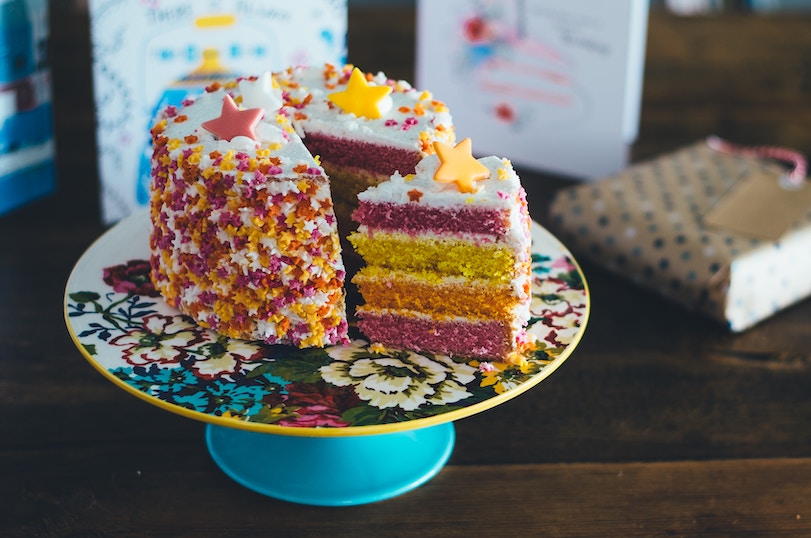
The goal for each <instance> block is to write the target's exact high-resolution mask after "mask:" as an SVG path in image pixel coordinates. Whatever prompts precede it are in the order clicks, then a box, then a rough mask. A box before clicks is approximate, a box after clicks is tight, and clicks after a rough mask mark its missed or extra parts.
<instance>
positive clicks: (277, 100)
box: [239, 72, 282, 114]
mask: <svg viewBox="0 0 811 538" xmlns="http://www.w3.org/2000/svg"><path fill="white" fill-rule="evenodd" d="M239 92H240V93H241V94H242V106H244V107H245V108H263V109H265V114H270V113H271V112H276V111H277V110H279V109H280V108H281V107H282V96H281V92H280V91H279V90H278V88H274V87H273V77H272V76H271V75H270V72H265V73H264V74H263V75H262V76H260V77H259V78H257V79H256V80H240V81H239Z"/></svg>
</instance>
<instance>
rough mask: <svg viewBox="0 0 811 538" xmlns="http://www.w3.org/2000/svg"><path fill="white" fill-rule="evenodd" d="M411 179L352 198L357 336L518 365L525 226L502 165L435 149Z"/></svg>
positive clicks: (465, 151) (399, 177)
mask: <svg viewBox="0 0 811 538" xmlns="http://www.w3.org/2000/svg"><path fill="white" fill-rule="evenodd" d="M434 148H435V150H436V153H435V154H431V155H429V156H427V157H425V158H424V159H423V160H422V161H421V162H420V163H419V164H418V166H417V167H416V171H415V173H414V174H409V175H403V174H399V173H395V174H393V175H392V177H391V179H390V180H389V181H387V182H385V183H381V184H379V185H377V186H375V187H371V188H368V189H367V190H365V191H364V192H362V193H361V194H360V195H359V196H358V199H359V202H358V209H357V210H356V211H355V212H354V214H353V218H354V219H355V220H356V221H357V223H358V224H359V226H358V229H357V231H356V232H354V233H353V234H352V235H350V237H349V240H350V242H351V243H352V245H353V246H354V248H355V249H356V251H357V252H358V253H359V254H360V256H361V257H362V258H363V260H364V261H365V263H366V266H365V267H363V268H362V269H361V270H360V271H359V272H358V273H357V275H355V277H354V278H353V282H354V283H355V284H356V285H357V286H358V288H359V290H360V293H361V295H362V297H363V301H364V304H363V305H362V306H360V307H358V310H357V315H358V318H359V319H358V327H359V329H360V330H361V331H362V332H363V333H364V334H365V335H366V336H367V337H368V338H369V339H370V340H371V341H372V342H374V343H379V344H382V345H384V346H386V347H393V348H405V349H411V350H415V351H425V352H432V353H444V354H450V355H460V356H466V357H475V358H482V359H490V360H498V361H506V362H520V361H521V357H520V355H521V353H522V351H523V350H524V349H525V348H526V346H527V335H526V331H525V328H526V324H527V322H528V320H529V302H530V245H531V238H530V231H529V226H530V219H529V214H528V211H527V204H526V197H525V193H524V190H523V188H522V187H521V183H520V180H519V178H518V176H517V175H516V173H515V171H514V170H513V168H512V166H511V164H510V162H509V161H507V160H506V159H501V158H497V157H485V158H482V159H478V160H477V159H475V158H474V157H472V155H471V151H470V149H471V147H470V140H469V139H465V140H463V141H462V142H460V143H459V144H458V145H456V146H455V147H451V146H449V145H446V144H442V143H435V144H434Z"/></svg>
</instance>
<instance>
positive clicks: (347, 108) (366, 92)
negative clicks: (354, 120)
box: [327, 67, 391, 120]
mask: <svg viewBox="0 0 811 538" xmlns="http://www.w3.org/2000/svg"><path fill="white" fill-rule="evenodd" d="M390 93H391V87H389V86H370V85H369V83H368V82H367V81H366V77H365V76H364V75H363V72H362V71H361V70H360V69H358V68H357V67H356V68H355V69H353V70H352V74H351V75H350V76H349V82H348V83H347V85H346V89H345V90H342V91H339V92H334V93H331V94H329V95H328V96H327V98H328V99H329V100H330V101H332V102H333V103H335V104H336V105H338V107H339V108H340V109H341V110H343V111H344V112H347V113H352V114H354V115H356V116H358V117H364V118H369V119H373V120H376V119H378V118H380V117H381V116H382V115H383V114H385V113H386V112H388V111H389V109H390V108H391V98H390V97H389V94H390Z"/></svg>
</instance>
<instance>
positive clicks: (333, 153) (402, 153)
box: [304, 133, 422, 176]
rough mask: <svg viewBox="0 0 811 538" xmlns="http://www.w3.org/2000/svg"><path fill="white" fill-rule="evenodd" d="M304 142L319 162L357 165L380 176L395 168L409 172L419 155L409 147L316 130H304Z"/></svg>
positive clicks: (418, 159) (411, 171)
mask: <svg viewBox="0 0 811 538" xmlns="http://www.w3.org/2000/svg"><path fill="white" fill-rule="evenodd" d="M304 144H305V145H306V146H307V149H308V150H310V153H312V154H313V155H318V156H320V157H321V162H322V163H330V164H332V165H335V166H341V167H346V168H359V169H363V170H368V171H370V172H373V173H376V174H380V175H383V176H390V175H392V174H393V173H394V172H397V171H399V172H400V173H401V174H413V173H414V169H415V167H416V166H417V163H418V162H420V160H421V159H422V154H421V153H420V152H419V151H417V150H416V149H415V150H413V151H409V150H405V149H398V148H395V147H391V146H380V145H377V144H369V143H366V142H359V141H356V140H345V139H342V138H337V137H334V136H329V135H324V134H320V133H307V136H306V137H305V138H304Z"/></svg>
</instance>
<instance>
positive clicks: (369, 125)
mask: <svg viewBox="0 0 811 538" xmlns="http://www.w3.org/2000/svg"><path fill="white" fill-rule="evenodd" d="M273 76H274V79H275V80H277V81H278V84H279V86H280V88H281V90H282V95H283V97H284V103H285V107H286V108H287V109H288V110H290V111H292V113H291V114H290V115H291V120H292V121H293V122H294V124H295V127H296V129H297V132H298V133H299V134H300V135H301V137H302V138H303V139H304V142H305V144H306V145H307V148H308V149H309V150H310V152H311V153H312V154H313V155H318V156H319V157H320V159H321V164H322V165H323V167H324V170H326V172H327V174H328V175H329V177H330V179H331V180H332V182H333V184H334V185H340V188H334V189H333V196H334V202H335V210H336V213H337V215H338V218H339V221H341V225H350V224H351V223H352V222H351V219H350V215H351V212H352V211H353V210H354V209H355V208H356V206H357V195H358V193H360V192H361V191H363V190H364V189H366V188H368V187H369V186H372V185H377V184H378V183H381V182H383V181H387V180H388V179H389V177H391V175H392V174H394V173H395V172H400V173H401V174H403V175H405V174H411V173H413V172H414V169H415V167H416V165H417V163H419V162H420V161H421V160H422V158H423V157H425V156H426V155H429V154H431V153H433V151H434V150H433V143H434V142H436V141H439V142H443V143H446V144H452V143H453V142H454V140H455V133H454V129H453V122H452V119H451V116H450V113H449V112H448V108H447V106H445V104H444V103H443V102H441V101H438V100H436V99H434V97H433V96H432V95H431V93H430V92H428V91H420V90H417V89H415V88H413V87H412V86H411V84H409V83H408V82H406V81H403V80H393V79H389V78H388V77H386V75H385V74H383V73H378V74H376V75H373V74H371V73H365V72H362V71H361V70H360V69H358V68H356V67H354V66H352V65H344V66H340V67H335V66H332V65H331V64H325V65H322V66H299V67H291V68H288V69H286V70H285V71H281V72H278V73H274V74H273Z"/></svg>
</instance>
